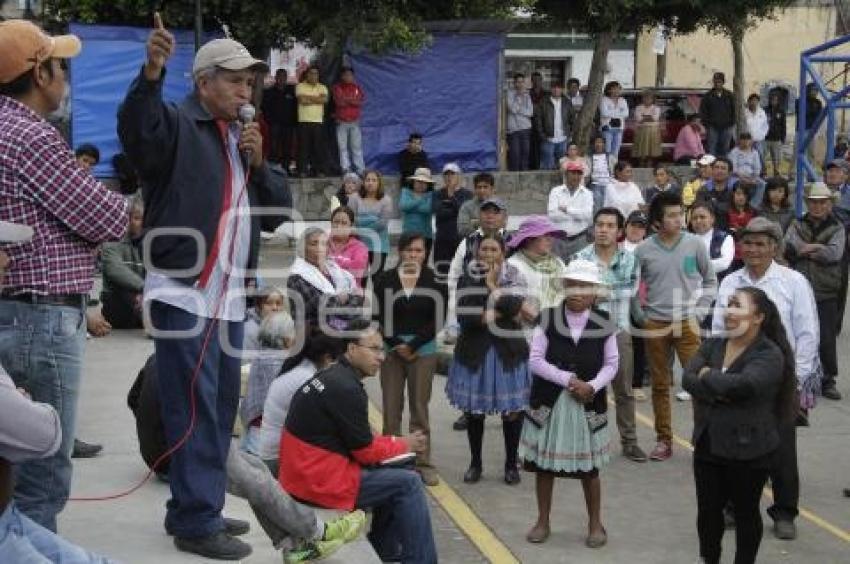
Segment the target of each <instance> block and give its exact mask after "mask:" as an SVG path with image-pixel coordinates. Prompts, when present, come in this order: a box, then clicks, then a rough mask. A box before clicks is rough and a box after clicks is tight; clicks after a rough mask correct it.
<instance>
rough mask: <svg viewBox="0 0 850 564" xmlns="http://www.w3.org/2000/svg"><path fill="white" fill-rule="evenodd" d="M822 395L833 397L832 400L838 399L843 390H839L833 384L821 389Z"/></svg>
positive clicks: (827, 397) (828, 397)
mask: <svg viewBox="0 0 850 564" xmlns="http://www.w3.org/2000/svg"><path fill="white" fill-rule="evenodd" d="M821 395H822V396H823V397H825V398H826V399H831V400H836V401H838V400H840V399H841V392H839V391H838V388H836V387H835V385H834V384H833V385H832V386H829V387H826V388H823V389H822V390H821Z"/></svg>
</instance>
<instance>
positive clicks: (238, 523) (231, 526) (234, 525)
mask: <svg viewBox="0 0 850 564" xmlns="http://www.w3.org/2000/svg"><path fill="white" fill-rule="evenodd" d="M250 530H251V524H250V523H248V521H242V520H241V519H231V518H230V517H225V518H224V532H225V533H227V534H228V535H230V536H231V537H241V536H242V535H247V534H248V532H249V531H250Z"/></svg>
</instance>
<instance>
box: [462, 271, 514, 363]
mask: <svg viewBox="0 0 850 564" xmlns="http://www.w3.org/2000/svg"><path fill="white" fill-rule="evenodd" d="M468 288H475V289H478V290H479V291H477V292H462V291H461V290H463V289H468ZM480 289H483V290H484V291H483V292H482V291H480ZM458 295H459V297H458V302H457V307H458V315H457V319H458V323H459V324H460V328H461V332H460V336H459V337H458V340H457V344H456V345H455V359H456V360H457V361H458V362H460V363H461V364H463V365H464V366H467V367H468V368H470V369H472V370H476V369H478V367H479V366H481V363H482V362H483V361H484V356H485V355H486V354H487V351H488V350H489V349H490V347H491V346H494V347H496V353H497V354H498V355H499V360H501V362H502V364H503V365H504V366H505V368H507V369H511V368H513V367H515V366H517V365H519V364H520V363H522V362H524V361H527V360H528V352H529V351H528V341H526V339H525V336H524V335H523V332H522V325H521V324H520V323H519V322H518V321H516V320H515V318H516V316H517V314H518V313H519V310H520V308H521V307H522V302H523V297H522V296H518V295H516V294H505V295H503V296H501V297H500V298H499V299H498V300H497V301H496V303H495V305H494V306H493V307H494V309H495V310H496V313H497V314H498V315H497V318H496V321H495V325H496V327H498V328H499V329H502V330H506V331H510V333H511V335H510V336H502V335H494V334H493V333H491V332H490V330H489V328H488V326H487V325H485V324H484V323H483V322H482V320H481V316H482V315H483V313H484V308H485V306H486V305H487V302H488V298H489V297H490V291H489V289H488V288H487V284H486V283H485V281H484V278H483V277H476V276H471V275H468V274H467V275H465V276H464V277H463V278H461V279H460V282H459V283H458ZM463 308H466V309H469V310H470V311H469V312H464V313H461V312H462V309H463Z"/></svg>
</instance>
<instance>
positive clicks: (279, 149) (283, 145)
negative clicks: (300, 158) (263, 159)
mask: <svg viewBox="0 0 850 564" xmlns="http://www.w3.org/2000/svg"><path fill="white" fill-rule="evenodd" d="M270 129H271V132H270V133H271V150H270V155H269V156H270V157H271V160H273V161H275V162H278V163H280V164H281V165H283V168H289V162H290V161H293V160H297V159H296V157H297V155H296V154H295V151H294V149H295V137H296V135H297V131H298V130H297V129H296V128H295V126H294V125H284V124H280V123H275V124H272V125H271V127H270Z"/></svg>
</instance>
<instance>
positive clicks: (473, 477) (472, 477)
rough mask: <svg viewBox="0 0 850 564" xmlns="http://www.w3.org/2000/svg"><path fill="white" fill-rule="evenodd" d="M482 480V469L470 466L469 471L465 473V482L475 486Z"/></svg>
mask: <svg viewBox="0 0 850 564" xmlns="http://www.w3.org/2000/svg"><path fill="white" fill-rule="evenodd" d="M480 479H481V468H476V467H475V466H470V467H469V470H467V471H466V472H464V474H463V481H464V482H465V483H467V484H474V483H476V482H478V480H480Z"/></svg>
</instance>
